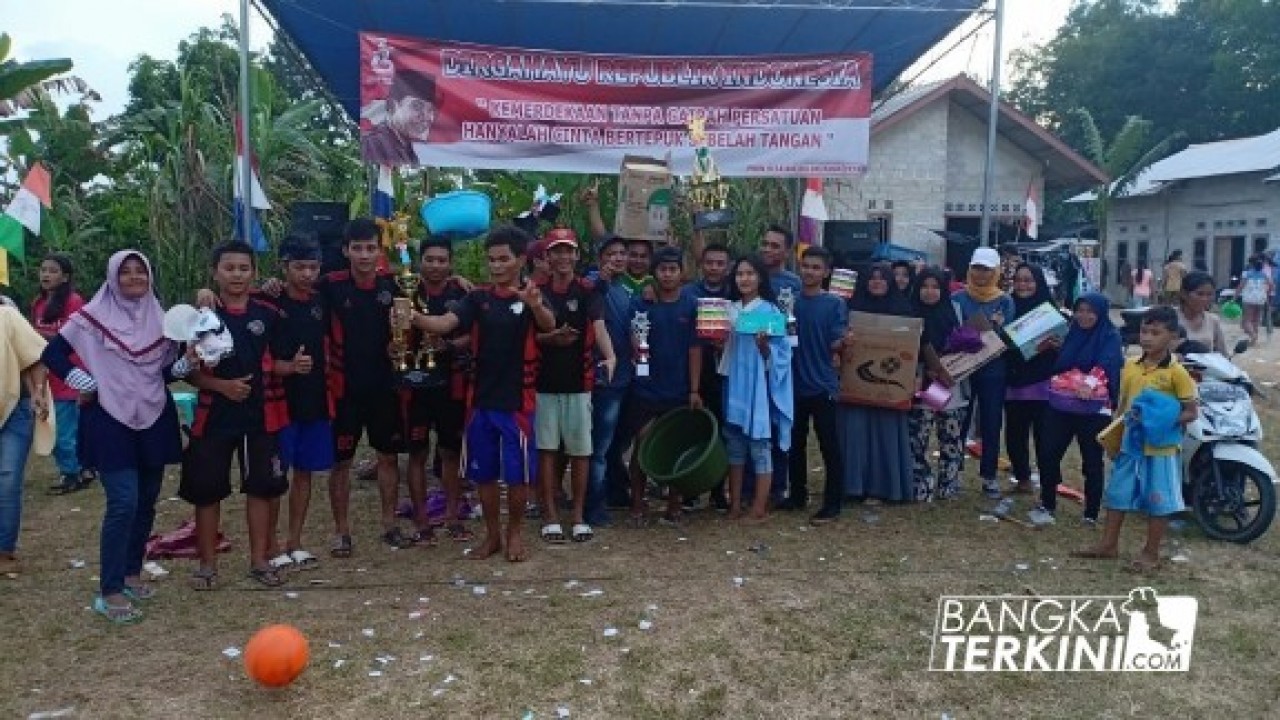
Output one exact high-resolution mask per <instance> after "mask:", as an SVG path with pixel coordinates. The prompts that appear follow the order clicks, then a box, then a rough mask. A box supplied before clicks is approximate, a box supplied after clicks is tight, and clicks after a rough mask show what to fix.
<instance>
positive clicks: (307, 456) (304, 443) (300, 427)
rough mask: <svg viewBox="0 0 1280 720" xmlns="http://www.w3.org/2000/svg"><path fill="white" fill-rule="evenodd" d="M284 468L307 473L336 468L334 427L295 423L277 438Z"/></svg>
mask: <svg viewBox="0 0 1280 720" xmlns="http://www.w3.org/2000/svg"><path fill="white" fill-rule="evenodd" d="M276 443H277V444H278V446H279V447H278V449H279V451H280V464H281V465H282V466H283V467H284V469H285V470H286V471H288V470H289V469H291V468H292V469H293V470H302V471H303V472H322V471H325V470H328V469H330V468H332V467H333V463H334V447H333V426H332V425H331V424H330V422H329V421H328V420H295V421H293V422H290V423H289V424H288V425H285V426H284V427H283V428H281V430H280V432H279V434H278V435H276Z"/></svg>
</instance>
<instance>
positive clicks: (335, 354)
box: [317, 218, 427, 557]
mask: <svg viewBox="0 0 1280 720" xmlns="http://www.w3.org/2000/svg"><path fill="white" fill-rule="evenodd" d="M342 253H343V254H344V255H345V256H346V257H347V261H348V262H350V264H351V266H350V269H348V270H340V271H338V272H332V273H329V274H328V275H325V276H324V277H322V278H321V279H320V283H319V285H318V288H317V289H318V290H319V292H320V297H321V298H322V299H323V300H324V304H325V308H326V310H328V313H329V334H328V347H327V360H328V364H329V368H328V370H329V372H328V381H329V393H330V394H331V395H332V396H333V400H334V417H333V437H334V444H335V446H336V460H337V464H336V465H334V468H333V472H332V473H331V474H330V475H329V503H330V505H331V506H332V508H333V523H334V530H335V533H336V535H337V537H336V538H335V539H334V543H333V547H332V548H331V549H330V553H331V554H332V555H334V556H335V557H350V555H351V550H352V542H351V524H350V504H351V461H352V459H353V458H354V457H355V453H356V446H357V445H358V444H359V443H360V436H361V435H362V434H363V433H364V432H365V431H366V430H367V431H368V433H369V445H370V446H372V447H373V449H374V451H375V452H376V453H377V455H378V498H379V500H380V501H381V502H380V504H381V511H382V541H383V542H384V543H386V544H387V545H390V546H391V547H395V548H406V547H411V546H412V545H414V544H415V542H426V541H427V538H426V537H425V536H422V535H417V534H415V536H412V537H406V536H405V535H404V534H403V533H402V532H401V530H400V528H399V526H398V525H397V522H396V514H395V513H396V501H397V500H398V498H399V486H400V468H399V465H398V463H397V459H396V454H397V453H401V452H404V451H405V438H404V430H403V428H404V423H403V422H402V416H401V412H400V399H399V393H398V390H397V387H396V378H395V372H394V370H393V368H392V364H391V355H390V352H389V347H390V344H391V301H392V299H393V298H394V297H395V296H396V291H397V289H396V283H395V280H394V279H393V278H392V276H391V275H389V274H387V273H385V272H380V271H379V270H378V260H379V258H381V257H382V253H383V248H382V243H381V242H380V239H379V230H378V226H377V224H376V223H374V222H373V220H370V219H369V218H356V219H355V220H352V221H351V222H350V223H348V224H347V229H346V233H345V234H344V237H343V248H342Z"/></svg>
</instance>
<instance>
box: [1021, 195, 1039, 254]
mask: <svg viewBox="0 0 1280 720" xmlns="http://www.w3.org/2000/svg"><path fill="white" fill-rule="evenodd" d="M1022 212H1023V225H1024V227H1025V228H1026V235H1027V237H1028V238H1029V239H1031V240H1035V239H1036V237H1037V236H1039V235H1040V222H1039V220H1037V218H1038V217H1039V214H1040V207H1039V203H1037V202H1036V185H1035V182H1034V181H1033V182H1031V183H1029V184H1028V185H1027V202H1026V203H1025V204H1024V206H1023V211H1022Z"/></svg>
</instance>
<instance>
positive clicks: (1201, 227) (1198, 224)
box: [1196, 222, 1204, 230]
mask: <svg viewBox="0 0 1280 720" xmlns="http://www.w3.org/2000/svg"><path fill="white" fill-rule="evenodd" d="M1196 229H1197V230H1203V229H1204V223H1202V222H1198V223H1196Z"/></svg>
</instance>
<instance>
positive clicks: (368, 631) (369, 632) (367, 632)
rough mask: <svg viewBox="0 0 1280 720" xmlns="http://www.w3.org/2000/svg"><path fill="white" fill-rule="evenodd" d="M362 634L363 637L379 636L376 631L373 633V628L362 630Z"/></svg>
mask: <svg viewBox="0 0 1280 720" xmlns="http://www.w3.org/2000/svg"><path fill="white" fill-rule="evenodd" d="M360 634H361V635H364V636H365V637H373V636H374V635H377V634H378V633H376V632H374V631H373V628H365V629H363V630H361V631H360Z"/></svg>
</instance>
